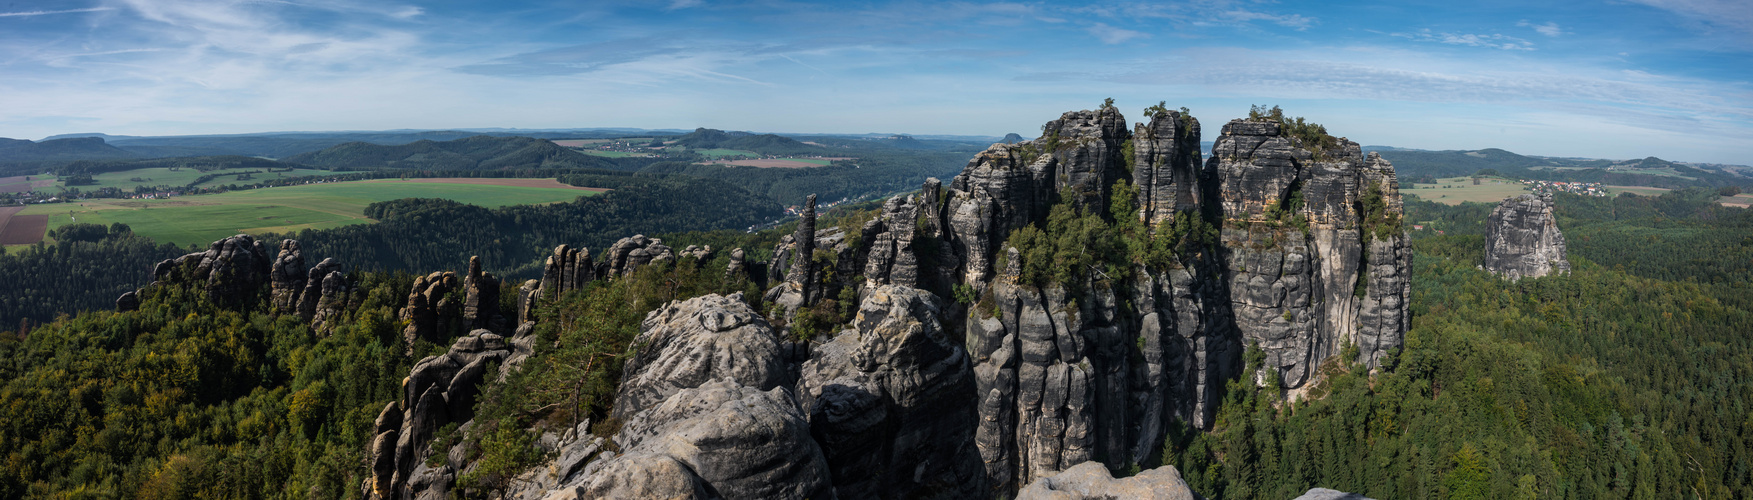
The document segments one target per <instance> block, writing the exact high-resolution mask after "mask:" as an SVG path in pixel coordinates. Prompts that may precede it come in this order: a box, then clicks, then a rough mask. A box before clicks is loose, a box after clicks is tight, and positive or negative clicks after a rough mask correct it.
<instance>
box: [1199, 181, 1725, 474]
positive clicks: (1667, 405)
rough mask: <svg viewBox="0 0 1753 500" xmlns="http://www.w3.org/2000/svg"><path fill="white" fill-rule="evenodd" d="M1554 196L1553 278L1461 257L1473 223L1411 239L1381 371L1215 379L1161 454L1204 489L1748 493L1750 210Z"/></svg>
mask: <svg viewBox="0 0 1753 500" xmlns="http://www.w3.org/2000/svg"><path fill="white" fill-rule="evenodd" d="M1558 207H1559V214H1560V217H1561V219H1560V226H1561V227H1562V228H1563V229H1564V230H1565V231H1566V233H1567V234H1568V235H1569V241H1570V242H1571V243H1570V244H1571V246H1570V248H1571V256H1570V259H1571V262H1572V265H1573V269H1574V271H1573V272H1572V273H1571V274H1570V275H1567V276H1566V275H1558V276H1548V277H1544V278H1538V279H1524V280H1521V281H1519V282H1510V281H1507V280H1503V279H1500V278H1498V277H1496V276H1493V275H1491V274H1489V273H1486V272H1485V271H1482V270H1479V269H1477V268H1476V266H1477V265H1478V264H1479V262H1480V260H1481V258H1482V249H1483V239H1482V236H1481V233H1480V231H1478V230H1475V229H1468V227H1469V226H1468V225H1466V224H1456V225H1450V226H1448V227H1449V228H1450V229H1449V230H1448V231H1449V232H1450V234H1448V235H1444V236H1434V235H1432V234H1430V233H1428V232H1427V233H1423V235H1422V236H1421V237H1418V238H1416V239H1415V243H1414V248H1415V250H1416V257H1415V259H1414V269H1415V275H1414V286H1413V302H1412V310H1413V314H1414V320H1413V327H1412V330H1411V331H1410V332H1409V333H1408V334H1407V340H1406V346H1405V348H1404V350H1403V351H1401V352H1400V353H1399V354H1398V355H1397V356H1396V358H1395V359H1393V360H1392V362H1388V363H1384V367H1383V368H1384V369H1383V370H1382V371H1380V372H1370V371H1367V370H1365V369H1364V368H1362V367H1360V366H1356V365H1350V364H1330V365H1328V366H1325V367H1324V368H1323V369H1324V371H1325V373H1327V374H1328V376H1329V378H1328V379H1327V381H1326V383H1325V384H1324V385H1323V386H1322V387H1320V388H1318V389H1317V390H1316V391H1315V392H1314V393H1313V394H1312V396H1315V397H1316V399H1314V400H1312V401H1302V402H1297V403H1288V404H1287V403H1282V402H1279V401H1278V398H1277V393H1276V392H1275V385H1274V384H1276V382H1275V381H1274V380H1272V377H1270V376H1266V377H1265V380H1267V384H1266V386H1265V387H1255V386H1254V385H1253V384H1247V383H1242V382H1239V381H1238V382H1233V383H1232V384H1231V385H1230V386H1229V393H1228V395H1227V396H1226V397H1225V401H1224V405H1223V408H1222V410H1221V411H1220V417H1219V421H1218V423H1217V425H1216V426H1215V427H1214V428H1213V430H1212V431H1211V432H1210V433H1208V434H1205V433H1193V432H1183V433H1181V434H1180V436H1179V437H1178V438H1171V439H1170V440H1169V442H1167V443H1165V447H1164V457H1165V460H1164V461H1165V463H1168V464H1173V465H1176V466H1178V467H1180V469H1181V471H1182V472H1183V474H1185V475H1186V477H1187V478H1188V481H1189V483H1191V484H1192V485H1193V488H1194V490H1195V491H1198V492H1200V493H1202V494H1205V495H1207V496H1211V497H1214V498H1217V497H1221V498H1289V497H1292V496H1295V495H1297V494H1300V492H1303V491H1307V490H1308V489H1309V488H1311V487H1315V486H1321V487H1328V488H1336V489H1341V490H1345V491H1352V492H1357V493H1361V494H1365V495H1368V496H1370V497H1373V498H1455V499H1458V498H1675V497H1685V498H1695V497H1697V498H1749V497H1753V337H1749V336H1748V335H1747V332H1750V331H1753V293H1750V288H1749V285H1748V283H1749V281H1748V275H1747V274H1746V269H1747V263H1748V261H1749V259H1748V257H1747V252H1748V248H1749V247H1750V246H1753V225H1749V223H1750V222H1753V216H1750V215H1749V212H1748V211H1747V210H1744V209H1726V210H1725V209H1722V208H1721V207H1716V206H1714V205H1713V204H1711V203H1710V202H1709V201H1704V200H1696V199H1688V198H1687V197H1686V196H1683V195H1673V194H1671V195H1668V196H1664V197H1661V198H1638V197H1621V198H1613V199H1597V198H1583V197H1576V196H1570V195H1563V194H1561V195H1559V197H1558ZM1479 208H1480V207H1479V206H1477V205H1474V206H1470V205H1462V206H1459V207H1446V206H1443V205H1438V204H1434V203H1428V202H1416V203H1411V202H1409V203H1407V209H1408V212H1409V213H1408V216H1409V217H1411V218H1413V220H1455V219H1461V220H1477V219H1474V218H1473V217H1472V216H1471V215H1470V214H1474V213H1478V211H1479ZM1485 209H1486V210H1487V211H1489V207H1485ZM1462 214H1469V215H1462ZM1472 227H1477V226H1472ZM1651 247H1653V248H1651ZM1248 360H1249V362H1250V369H1249V371H1250V374H1248V375H1244V376H1243V377H1242V378H1241V379H1240V380H1252V379H1253V377H1254V373H1255V372H1254V370H1256V369H1258V367H1259V366H1258V365H1259V360H1258V355H1257V354H1254V351H1250V355H1249V356H1248Z"/></svg>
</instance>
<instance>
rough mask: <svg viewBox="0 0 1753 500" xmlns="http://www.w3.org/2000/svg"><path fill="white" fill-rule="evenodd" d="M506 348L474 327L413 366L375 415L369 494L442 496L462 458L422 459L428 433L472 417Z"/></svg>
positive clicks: (500, 339) (494, 336)
mask: <svg viewBox="0 0 1753 500" xmlns="http://www.w3.org/2000/svg"><path fill="white" fill-rule="evenodd" d="M510 352H511V347H510V344H508V343H507V342H506V340H505V338H504V337H501V336H499V335H498V334H495V333H493V332H489V331H487V330H475V331H473V332H470V333H469V334H468V335H466V336H463V337H460V338H457V339H456V342H455V343H453V344H451V347H450V350H449V351H448V352H446V353H445V354H444V355H441V356H429V357H427V358H425V359H422V360H420V362H419V363H416V364H415V365H414V368H413V370H411V371H410V373H409V374H408V378H407V379H405V380H404V381H403V382H402V398H401V400H400V401H396V402H392V403H390V404H389V405H387V406H385V407H384V409H383V412H382V413H380V414H379V416H378V418H377V421H376V425H375V430H374V431H373V436H375V437H374V438H372V444H371V448H370V450H369V452H370V453H369V456H368V457H367V459H368V460H369V462H368V463H369V464H370V469H371V471H372V474H371V477H370V478H368V479H367V480H366V483H365V487H364V494H365V496H366V497H368V498H444V496H445V491H447V490H448V489H449V488H450V486H451V485H452V484H454V481H455V477H456V476H457V475H459V474H460V473H461V469H459V468H458V467H459V466H461V465H463V464H461V463H448V462H447V463H443V464H439V465H438V466H436V467H429V466H428V465H427V464H426V457H427V456H428V455H429V454H430V453H431V452H432V450H431V449H430V445H431V443H432V435H433V433H434V432H435V431H437V430H438V429H439V428H440V427H443V426H444V425H445V424H448V423H452V422H456V423H462V422H468V421H469V420H471V419H473V418H474V408H475V399H476V397H477V396H478V395H479V394H480V384H481V383H482V382H483V381H484V380H485V379H486V378H485V377H486V376H487V373H486V367H487V364H489V363H494V362H498V361H501V360H504V359H505V358H506V356H507V355H509V354H510Z"/></svg>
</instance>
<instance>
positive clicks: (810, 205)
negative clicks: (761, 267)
mask: <svg viewBox="0 0 1753 500" xmlns="http://www.w3.org/2000/svg"><path fill="white" fill-rule="evenodd" d="M815 251H816V195H813V194H812V195H809V198H808V199H806V200H805V201H804V208H803V212H802V218H801V220H799V221H798V223H797V231H796V232H795V233H793V234H792V235H790V236H789V237H788V238H782V239H781V240H780V242H779V248H777V249H775V250H774V251H773V262H771V263H769V264H768V271H767V272H768V273H770V274H769V276H772V277H774V278H779V279H782V280H783V281H780V283H779V284H778V285H775V286H774V287H773V288H772V289H769V290H767V293H766V296H765V297H764V298H765V299H766V301H767V302H770V303H773V304H776V305H778V306H779V307H781V308H783V309H784V311H785V317H787V318H790V317H791V316H792V315H794V314H796V312H797V309H798V308H799V307H803V306H807V305H809V304H811V303H814V302H815V299H817V298H819V295H818V293H819V291H818V290H817V289H816V288H817V284H818V283H817V280H816V279H815V277H816V271H817V269H816V268H815V260H814V259H813V256H814V255H815ZM781 270H783V271H781ZM781 272H783V273H784V274H783V276H779V275H776V274H773V273H781Z"/></svg>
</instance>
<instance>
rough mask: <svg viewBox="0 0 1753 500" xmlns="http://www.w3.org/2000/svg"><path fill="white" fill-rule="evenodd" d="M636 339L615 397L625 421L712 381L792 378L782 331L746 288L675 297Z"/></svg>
mask: <svg viewBox="0 0 1753 500" xmlns="http://www.w3.org/2000/svg"><path fill="white" fill-rule="evenodd" d="M633 344H634V345H637V346H639V348H638V351H637V352H635V353H634V355H633V357H632V358H629V359H628V360H627V362H626V365H625V366H624V367H623V371H622V373H623V375H622V382H621V387H620V389H619V391H617V393H616V396H615V408H614V417H615V418H619V419H622V420H626V419H628V418H631V417H632V416H633V414H635V413H638V412H639V411H641V410H644V409H646V408H647V407H650V406H652V405H655V404H658V403H660V402H662V401H663V400H664V399H666V398H668V397H669V396H670V395H671V394H675V393H676V392H677V391H680V390H682V389H688V388H693V387H699V386H700V384H704V383H706V382H707V381H709V380H713V379H729V380H733V381H735V382H737V383H738V384H740V385H744V386H748V387H753V388H756V389H759V390H768V389H772V388H774V387H778V386H779V385H780V384H782V383H785V382H786V380H787V378H788V377H787V374H786V364H785V359H784V357H783V354H782V352H781V346H780V343H779V337H778V335H776V334H775V333H774V332H773V327H772V326H769V325H768V324H767V320H766V319H765V318H763V317H762V316H761V314H760V313H757V312H755V310H754V309H752V308H750V307H749V305H748V304H746V303H744V302H743V300H742V294H741V293H737V294H732V295H729V296H722V295H716V294H714V295H704V296H700V297H695V298H692V299H688V300H682V301H675V302H671V303H669V304H667V305H665V306H664V307H662V308H659V309H658V310H655V311H652V312H651V314H649V315H647V316H646V318H645V322H644V323H643V324H641V326H640V332H639V336H638V337H636V338H635V339H634V341H633Z"/></svg>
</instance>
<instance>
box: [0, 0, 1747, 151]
mask: <svg viewBox="0 0 1753 500" xmlns="http://www.w3.org/2000/svg"><path fill="white" fill-rule="evenodd" d="M1530 4H1537V5H1530ZM1104 97H1114V98H1115V99H1116V100H1117V101H1118V104H1119V106H1120V108H1121V110H1122V111H1125V112H1127V114H1128V116H1129V117H1130V118H1132V119H1134V120H1137V119H1138V118H1140V117H1141V116H1142V115H1141V111H1140V110H1142V109H1143V108H1144V107H1145V106H1148V105H1151V104H1155V103H1156V102H1158V101H1167V102H1168V104H1169V106H1170V107H1182V106H1186V107H1188V108H1191V109H1192V111H1193V114H1194V115H1195V116H1198V117H1200V119H1201V120H1202V121H1203V122H1204V123H1205V125H1206V127H1207V128H1206V130H1205V136H1206V138H1207V140H1210V139H1211V138H1213V137H1215V136H1216V135H1217V134H1218V132H1219V130H1220V127H1221V125H1222V124H1223V123H1224V122H1225V121H1228V120H1229V119H1231V118H1235V117H1238V116H1242V115H1245V114H1246V113H1247V109H1248V106H1249V105H1250V104H1278V105H1282V106H1284V108H1285V109H1286V110H1287V111H1288V112H1289V113H1290V114H1292V115H1301V116H1306V117H1308V118H1309V119H1311V120H1313V121H1316V122H1320V123H1323V124H1326V125H1327V126H1328V129H1329V130H1330V131H1332V132H1333V133H1335V134H1337V135H1344V136H1348V137H1350V138H1352V139H1353V140H1356V141H1358V142H1360V143H1363V144H1369V145H1392V146H1400V147H1414V148H1424V149H1479V148H1487V147H1500V148H1504V149H1509V150H1511V151H1516V152H1519V153H1524V154H1537V155H1550V156H1584V157H1604V158H1640V157H1644V156H1651V155H1653V156H1660V157H1662V158H1667V159H1673V160H1681V161H1699V162H1720V163H1740V164H1753V2H1749V1H1747V0H1627V1H1611V2H1564V1H1559V2H1522V1H1516V2H1492V1H1486V2H1454V1H1444V2H1392V3H1367V2H1308V3H1303V2H1255V1H1245V0H1234V1H1231V0H1198V1H1192V2H1121V3H1065V2H1047V3H985V2H965V3H964V2H906V1H901V2H843V3H828V2H777V1H776V2H765V1H756V2H720V1H714V0H669V1H654V2H476V1H433V2H421V1H410V2H397V1H395V0H389V1H383V0H376V1H355V0H286V1H282V0H254V1H237V0H229V1H223V0H188V1H182V0H71V1H15V0H0V137H15V138H28V139H40V138H42V137H45V136H49V135H53V134H60V133H72V132H105V133H110V134H130V135H173V134H204V133H246V132H265V131H288V130H380V129H396V128H421V129H436V128H475V127H517V128H571V127H643V128H693V127H712V128H721V129H730V130H753V131H764V132H831V133H865V132H882V133H896V132H904V133H914V134H968V135H1002V134H1005V133H1007V132H1017V133H1021V134H1023V135H1025V136H1032V135H1034V134H1036V133H1038V127H1039V126H1040V124H1041V123H1042V122H1045V121H1047V120H1049V119H1052V118H1055V117H1057V116H1058V114H1059V113H1060V112H1062V111H1066V110H1070V109H1086V108H1092V107H1094V106H1096V105H1097V104H1099V103H1100V102H1101V100H1102V98H1104Z"/></svg>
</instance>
